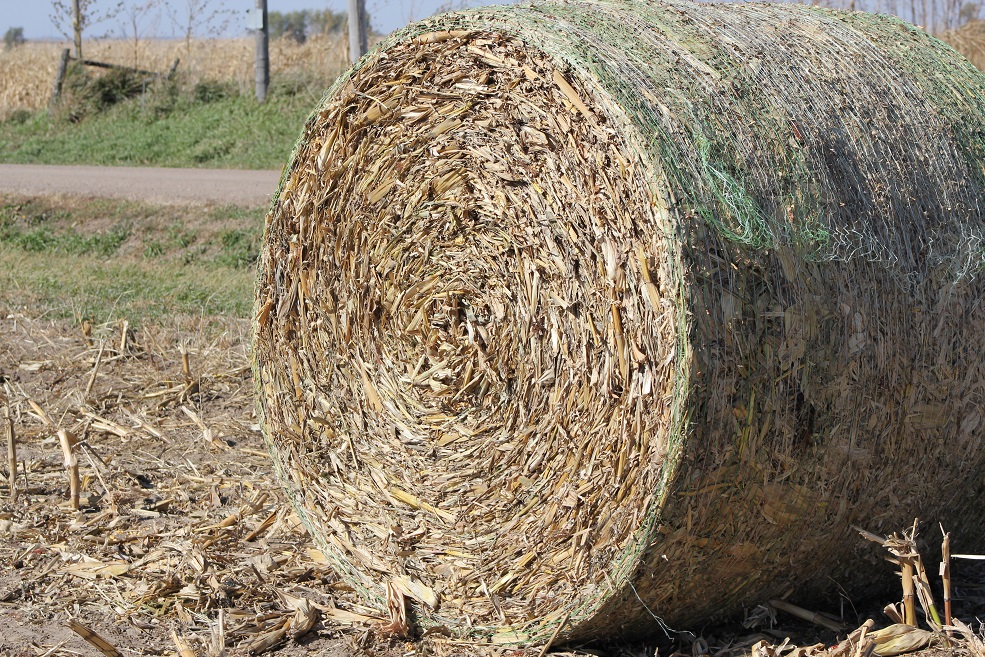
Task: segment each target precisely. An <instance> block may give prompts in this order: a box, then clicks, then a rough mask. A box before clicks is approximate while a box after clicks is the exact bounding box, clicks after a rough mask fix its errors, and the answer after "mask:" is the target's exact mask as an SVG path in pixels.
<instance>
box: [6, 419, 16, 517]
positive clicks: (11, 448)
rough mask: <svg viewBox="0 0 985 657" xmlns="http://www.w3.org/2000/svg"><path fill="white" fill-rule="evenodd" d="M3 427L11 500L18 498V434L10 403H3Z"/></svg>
mask: <svg viewBox="0 0 985 657" xmlns="http://www.w3.org/2000/svg"><path fill="white" fill-rule="evenodd" d="M3 429H4V434H6V436H7V486H8V487H9V495H10V499H11V500H16V499H17V436H16V434H15V433H14V420H13V419H12V418H11V417H10V403H9V402H4V405H3Z"/></svg>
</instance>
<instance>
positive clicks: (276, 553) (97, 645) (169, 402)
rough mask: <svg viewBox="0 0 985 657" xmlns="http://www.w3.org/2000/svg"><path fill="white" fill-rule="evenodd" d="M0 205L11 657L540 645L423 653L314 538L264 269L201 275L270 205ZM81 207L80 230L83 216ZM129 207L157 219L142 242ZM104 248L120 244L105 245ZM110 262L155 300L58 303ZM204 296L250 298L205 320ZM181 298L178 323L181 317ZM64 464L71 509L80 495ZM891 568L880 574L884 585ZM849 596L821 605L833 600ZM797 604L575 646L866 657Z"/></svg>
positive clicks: (939, 648)
mask: <svg viewBox="0 0 985 657" xmlns="http://www.w3.org/2000/svg"><path fill="white" fill-rule="evenodd" d="M975 30H979V31H980V28H979V27H978V26H973V27H972V28H969V29H967V30H965V31H963V32H962V33H961V34H960V35H958V36H954V37H953V41H952V42H953V43H955V45H957V46H958V47H961V48H962V51H963V52H966V53H967V55H968V56H969V58H971V59H972V60H973V61H976V63H979V62H980V61H981V60H980V59H979V60H975V57H979V58H980V57H981V56H982V54H981V53H982V52H985V51H983V50H982V49H981V44H982V42H983V40H982V39H981V38H979V37H976V36H975V34H976V33H975ZM950 39H951V37H949V40H950ZM62 47H63V46H62V44H53V43H46V44H33V43H32V44H27V45H25V46H23V47H20V48H16V49H13V50H12V51H9V52H3V53H0V68H2V69H3V71H4V75H3V76H2V77H0V118H2V117H3V116H7V115H9V114H10V113H12V112H14V111H16V110H27V111H32V112H33V111H38V110H40V109H43V108H44V107H45V106H46V105H47V102H48V99H49V96H50V93H51V80H52V78H53V77H54V74H55V67H56V66H57V61H58V56H59V53H60V51H61V49H62ZM252 48H253V44H252V41H250V40H246V39H240V40H224V41H194V42H192V43H191V44H190V46H189V44H185V43H184V42H158V41H154V42H149V41H144V42H141V43H139V44H138V45H137V47H136V49H135V48H134V45H133V43H127V42H121V41H102V42H94V43H92V44H91V45H89V47H88V49H87V52H86V57H88V58H92V59H97V60H101V61H111V62H115V63H119V64H124V65H132V66H137V67H140V68H146V69H152V70H166V69H167V68H168V67H169V66H170V65H171V63H172V62H173V61H174V59H175V58H179V57H180V58H181V62H182V63H181V70H182V71H184V72H185V74H186V75H188V76H189V79H190V80H192V81H195V80H225V81H233V82H235V83H236V84H237V85H238V86H239V87H240V88H241V89H242V90H245V91H246V92H248V90H249V89H250V88H251V86H252V79H253V71H252V64H251V62H252V54H251V53H252ZM976 52H977V53H978V54H977V55H976V54H975V53H976ZM344 58H345V51H344V44H342V43H341V42H338V43H336V42H333V43H331V44H329V43H326V42H325V41H323V40H320V39H312V40H309V42H308V43H306V44H304V45H297V44H295V43H293V42H291V41H287V40H279V41H277V42H275V43H274V44H272V52H271V62H272V70H273V73H274V74H275V75H276V74H277V73H279V72H286V71H292V70H294V71H296V70H312V68H314V69H315V70H326V69H333V68H338V66H339V63H340V62H341V61H344ZM288 147H289V145H285V151H286V150H287V148H288ZM0 201H2V203H3V205H4V206H5V208H7V209H10V208H15V209H17V210H12V211H10V212H8V213H7V214H6V215H5V216H4V217H0V263H2V266H3V269H4V270H5V271H6V273H5V274H4V277H3V278H0V281H2V283H3V285H2V286H0V335H2V336H3V338H2V340H0V390H2V394H0V438H3V439H5V442H8V443H9V444H10V445H11V446H12V447H11V448H10V451H9V460H5V466H4V467H3V468H2V470H3V472H4V473H7V472H8V471H10V470H11V466H10V465H9V463H15V464H16V465H15V466H13V467H14V468H16V476H15V477H10V478H9V479H6V480H5V481H4V482H2V483H0V496H2V501H0V624H2V626H3V631H2V632H0V655H4V656H6V655H12V656H14V655H16V656H22V655H23V656H25V657H26V656H30V657H40V656H41V655H44V656H45V657H48V656H52V657H59V656H62V657H64V656H68V655H80V654H83V655H92V654H105V655H145V654H146V655H180V656H181V657H188V656H193V655H201V656H205V655H212V656H215V655H222V654H226V655H246V654H263V653H267V652H273V653H274V654H279V655H290V656H293V655H304V654H328V655H352V654H369V655H377V654H379V655H404V656H405V657H410V656H412V655H431V654H433V655H437V656H439V657H444V656H450V655H457V654H470V655H471V654H477V653H481V654H495V655H506V654H509V655H511V656H512V655H521V654H528V655H538V653H540V648H541V647H540V646H533V647H531V648H529V649H524V650H512V649H511V650H504V649H493V648H488V647H486V648H483V647H477V646H472V645H463V644H459V643H456V642H454V641H452V640H450V639H448V638H447V637H445V636H444V635H443V633H442V631H441V628H436V629H435V630H434V631H432V632H431V633H430V634H429V635H428V636H425V637H416V638H415V640H413V641H411V640H409V639H408V638H407V637H404V636H401V635H400V632H399V630H400V629H402V628H401V627H400V625H401V622H406V621H407V619H406V618H401V617H400V614H399V613H396V615H395V616H391V617H387V618H383V617H381V616H380V615H379V614H378V612H376V611H375V610H373V609H370V608H367V607H365V606H363V605H362V604H361V603H360V600H359V598H358V597H357V596H356V595H355V593H354V592H353V591H352V590H351V588H350V587H349V586H347V585H346V584H345V583H343V582H342V581H341V580H340V579H339V578H338V577H337V576H336V574H335V573H334V572H333V570H332V568H331V567H330V566H329V564H328V562H327V560H326V558H325V556H324V555H323V554H322V553H321V552H319V551H318V550H317V549H316V548H315V547H314V545H313V544H312V542H311V539H310V537H309V536H308V534H307V532H306V530H305V528H304V527H303V526H302V524H301V523H300V521H299V519H298V518H297V516H296V515H295V514H294V512H293V510H292V508H291V506H290V504H289V503H288V502H287V500H286V498H285V496H284V494H283V492H282V489H281V487H280V484H279V482H278V481H277V480H276V478H275V476H274V473H273V471H272V468H271V464H270V458H269V456H268V454H267V453H266V450H265V446H264V444H263V440H262V437H261V435H260V432H259V427H258V426H257V420H256V415H255V411H254V394H253V383H252V376H251V372H250V366H249V353H248V350H249V345H248V334H249V312H250V311H249V306H250V296H251V290H250V282H249V281H251V280H252V276H253V273H252V263H251V262H243V261H242V259H239V258H238V255H236V254H232V255H229V259H228V260H227V261H226V263H227V264H226V265H224V266H223V267H222V268H220V269H214V268H213V269H210V268H209V267H208V266H205V265H204V264H203V263H206V262H212V261H215V260H216V258H217V257H220V258H221V257H222V256H223V255H224V254H226V251H224V250H223V249H224V246H223V245H224V244H225V243H226V241H232V239H231V238H230V239H229V240H227V239H226V238H224V237H223V235H224V234H225V233H222V234H219V233H216V232H215V231H216V229H215V228H214V227H212V228H209V227H208V225H207V223H205V219H209V220H210V221H220V223H221V222H222V221H227V222H228V226H226V228H227V229H228V232H229V234H233V233H236V231H242V232H243V233H249V232H250V231H251V230H253V231H254V232H255V231H257V230H258V227H257V225H256V224H257V223H258V222H257V220H256V217H257V215H258V214H259V213H260V212H261V209H255V212H254V213H253V214H250V215H248V216H244V217H238V218H232V219H229V218H226V219H216V216H215V215H209V214H208V211H203V210H202V209H201V208H181V209H178V210H173V209H172V210H169V212H177V215H173V214H172V215H167V216H164V215H160V214H159V213H156V211H155V210H153V209H147V208H136V207H130V206H128V207H126V208H120V207H113V208H100V207H97V208H95V209H94V208H93V207H91V206H86V207H83V208H80V207H78V206H76V205H74V202H69V201H65V200H58V199H56V200H54V201H50V202H48V201H46V202H44V203H42V205H44V208H42V209H43V210H44V212H40V211H39V212H35V213H33V214H32V213H24V212H22V211H21V210H19V208H24V207H28V208H31V209H35V210H36V209H37V206H38V203H39V201H37V200H36V199H21V198H9V197H7V198H2V199H0ZM59 203H61V204H63V205H65V206H68V207H69V209H68V211H67V213H66V215H65V217H63V221H62V223H60V224H58V225H57V226H55V227H54V228H52V229H51V230H50V231H48V232H43V231H42V232H39V231H40V230H41V229H40V228H39V226H41V225H42V224H43V222H41V221H40V220H39V219H37V217H39V216H42V215H44V216H49V215H50V214H51V213H52V212H55V211H56V206H57V205H58V204H59ZM46 213H47V214H46ZM73 213H76V214H77V215H79V216H85V217H86V221H84V222H79V223H78V224H77V225H76V224H73V223H72V221H71V216H72V214H73ZM121 213H130V214H133V215H135V216H138V217H140V218H139V219H137V220H135V221H143V222H144V223H145V224H147V225H153V226H155V228H154V229H153V230H152V231H149V232H145V233H144V234H142V235H140V239H139V240H138V239H137V238H136V237H135V236H134V233H136V232H138V231H135V230H134V228H133V225H132V223H131V224H127V223H126V222H125V221H123V222H121V220H120V219H119V215H120V214H121ZM141 213H144V214H143V215H142V214H141ZM99 217H102V220H99ZM203 217H204V219H203ZM121 225H125V226H127V228H126V234H125V235H124V236H123V237H122V238H119V239H117V240H116V242H113V239H115V238H113V239H110V238H107V237H106V235H108V234H110V233H111V232H112V231H113V230H117V233H119V231H120V230H121V229H120V226H121ZM224 225H225V224H224ZM175 226H177V227H178V230H175ZM210 231H211V233H210ZM206 233H210V234H212V237H209V238H206V237H203V235H205V234H206ZM236 234H238V233H236ZM66 235H69V236H70V237H65V236H66ZM255 237H256V236H255V234H254V238H253V239H255ZM107 239H109V240H110V242H113V243H114V244H116V246H115V247H109V248H108V250H107V249H103V248H102V247H100V246H98V245H101V244H104V242H106V240H107ZM87 240H88V241H87ZM101 240H102V241H101ZM210 240H211V241H210ZM117 242H118V243H117ZM79 244H81V245H83V246H78V245H79ZM196 244H198V245H200V246H201V248H196V246H195V245H196ZM237 244H239V242H237ZM87 245H88V246H87ZM92 245H97V246H92ZM128 245H129V246H128ZM100 249H102V250H100ZM51 258H56V259H62V260H66V261H67V262H68V263H69V266H68V268H67V269H66V270H64V271H59V270H58V268H57V267H51V270H50V271H49V270H48V268H49V265H48V264H47V263H48V262H49V259H51ZM110 258H112V259H115V260H116V261H117V262H115V263H114V264H115V265H116V266H118V267H121V268H122V269H121V271H122V270H126V269H130V270H132V271H141V272H143V273H144V274H146V275H147V277H149V278H154V279H155V280H157V281H158V282H163V284H161V285H158V286H155V287H150V288H145V292H144V293H143V294H144V295H145V296H147V297H149V298H147V299H142V300H141V299H136V300H135V299H132V298H127V294H126V293H120V292H119V291H118V290H116V289H115V288H111V287H109V286H102V285H101V283H99V281H95V282H88V283H82V284H81V285H80V287H79V288H70V289H71V290H73V291H72V292H71V293H70V294H69V295H68V296H66V295H65V294H63V293H60V292H59V290H60V289H61V288H62V287H63V286H67V285H69V282H70V278H71V277H72V276H73V273H72V272H73V270H74V271H75V272H84V271H85V270H93V269H98V268H101V267H104V266H106V265H107V262H108V259H110ZM196 267H202V269H201V271H199V272H198V275H199V277H200V278H201V279H221V280H223V281H226V282H225V283H223V284H222V285H221V286H219V287H218V288H215V289H212V288H208V287H207V286H204V285H203V286H202V288H201V292H196V294H195V295H191V296H188V295H185V296H182V294H183V291H185V292H187V290H188V289H189V288H190V287H194V286H195V285H197V284H198V283H197V282H196V281H192V280H189V279H188V278H183V277H182V276H183V275H185V274H184V273H183V272H187V270H188V269H189V268H192V269H194V268H196ZM196 271H198V270H196ZM121 275H123V274H121ZM83 278H84V277H83ZM85 280H89V279H85ZM71 295H78V298H79V299H81V300H78V301H73V299H72V298H71ZM86 295H88V296H86ZM196 295H197V296H196ZM203 295H204V297H205V298H207V299H223V298H227V297H228V298H234V297H237V296H246V297H247V298H246V299H245V300H243V299H241V300H240V302H234V301H228V302H223V303H220V304H219V308H220V311H219V312H208V311H205V312H199V313H196V312H194V310H192V309H193V308H194V307H195V304H196V303H198V302H199V301H200V300H201V298H202V297H203ZM82 297H85V298H84V299H82ZM168 307H171V308H176V309H177V310H176V311H175V312H173V313H168V312H167V310H166V309H167V308H168ZM202 307H208V306H207V305H205V304H202ZM213 307H215V306H213ZM162 308H163V309H164V310H162ZM97 318H98V319H97ZM63 446H64V447H68V448H69V449H68V454H67V456H68V457H69V458H68V459H66V454H65V453H64V451H65V450H64V449H63ZM73 463H75V464H76V466H73ZM73 471H77V472H78V476H79V484H78V508H75V505H73V503H72V500H71V499H70V498H71V492H70V491H71V488H72V486H71V483H70V482H71V478H72V473H73ZM901 529H903V528H901ZM923 533H924V534H926V535H930V534H931V533H933V529H932V528H926V529H924V530H923ZM955 550H956V551H960V546H955ZM961 565H963V566H964V564H961ZM931 570H932V571H935V570H936V568H931ZM892 571H893V569H892V567H890V566H886V577H887V578H891V577H892V576H893V575H892ZM954 580H955V586H956V587H957V588H956V593H957V595H958V596H960V599H957V600H956V603H955V609H956V613H957V614H958V616H959V617H961V618H964V619H965V620H969V621H970V620H971V619H972V618H973V617H974V615H975V613H980V612H981V610H982V609H985V597H983V596H985V587H983V585H982V583H981V582H982V580H983V578H982V574H981V573H980V572H978V571H976V570H974V568H971V567H967V566H965V567H964V568H963V569H957V568H956V572H955V575H954ZM838 602H839V601H836V600H830V601H819V606H821V607H824V608H826V609H834V608H836V606H837V604H838ZM842 602H844V601H842ZM794 611H797V610H796V609H795V610H794ZM802 611H803V610H801V611H800V612H798V613H801V615H802V616H806V617H807V618H808V619H810V618H813V619H814V620H815V621H816V622H819V625H820V626H823V627H825V628H826V629H821V628H820V627H819V626H818V625H815V624H810V623H804V624H796V623H795V622H793V621H792V620H791V619H792V618H793V617H792V616H781V617H780V618H779V619H777V610H776V609H775V608H767V607H762V608H757V609H753V610H749V612H750V613H749V615H748V617H747V619H746V622H745V623H744V624H743V626H741V627H740V626H735V627H727V628H716V629H712V630H708V631H706V632H704V633H703V636H695V635H692V634H690V633H684V634H679V635H674V637H673V641H665V642H664V644H663V645H662V646H661V647H660V648H659V649H657V648H655V646H653V645H642V644H634V645H621V646H608V647H605V648H604V649H602V650H601V651H600V650H599V649H591V650H589V649H584V650H579V651H575V652H577V653H578V654H615V655H626V656H627V657H628V656H633V657H635V656H637V655H639V656H642V655H652V654H654V653H655V650H663V651H665V652H666V651H667V650H668V649H670V650H672V651H674V650H677V651H683V652H678V653H676V654H680V655H683V654H689V655H693V656H694V657H701V656H703V655H715V656H716V657H730V656H734V655H747V654H750V653H752V654H753V655H755V656H756V657H779V656H780V655H793V656H794V657H808V656H812V655H830V656H831V657H868V655H871V654H872V651H873V650H874V649H875V643H873V641H872V640H871V639H870V640H866V634H868V633H869V630H870V629H871V623H870V624H868V625H862V626H861V627H859V629H858V630H855V631H854V632H852V633H850V634H848V635H847V636H848V638H845V637H846V634H845V631H846V630H849V629H851V628H852V627H854V626H856V625H858V624H859V623H861V622H862V621H863V620H865V618H867V617H874V614H875V613H876V612H877V611H878V609H873V610H869V609H867V608H863V609H859V610H856V611H850V612H848V613H847V614H846V615H847V617H848V619H850V620H844V622H837V623H835V622H832V621H831V620H830V619H827V620H826V619H824V618H820V617H818V616H817V615H816V614H813V613H812V612H808V613H806V614H804V613H802ZM411 620H413V619H411ZM833 627H837V628H838V629H839V632H835V631H834V630H833V629H832V628H833ZM788 636H789V637H792V641H791V640H787V639H786V638H785V637H788ZM839 639H841V640H840V641H839ZM891 640H892V641H896V642H897V643H905V642H906V641H911V642H913V646H916V647H926V645H927V642H928V641H930V642H931V645H932V646H933V647H932V648H931V649H930V650H931V651H936V652H938V653H939V654H952V655H960V656H964V655H968V656H969V657H985V644H983V643H982V641H981V639H980V638H979V637H978V636H976V635H975V634H974V632H973V631H972V629H968V630H967V631H965V632H960V633H958V634H957V635H956V636H955V637H954V638H952V639H951V640H950V643H947V640H945V639H943V637H941V636H940V635H931V633H929V632H922V633H918V634H915V633H913V632H906V633H903V635H902V636H899V635H894V636H887V635H883V637H882V643H886V642H888V641H891ZM795 644H796V645H800V646H803V647H799V648H795V647H794V645H795ZM911 647H912V646H911ZM881 654H890V651H889V649H883V650H882V652H881Z"/></svg>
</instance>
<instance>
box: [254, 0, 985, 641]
mask: <svg viewBox="0 0 985 657" xmlns="http://www.w3.org/2000/svg"><path fill="white" fill-rule="evenodd" d="M982 135H985V77H983V76H982V74H981V73H980V72H979V71H977V70H975V69H973V68H972V67H971V66H970V65H969V64H968V63H967V62H966V61H964V60H963V59H961V58H960V57H958V56H957V55H956V53H954V51H953V50H951V49H950V48H948V47H946V46H944V45H943V44H941V43H940V42H939V41H936V40H933V39H930V38H929V37H927V35H926V34H925V33H924V32H922V31H921V30H918V29H916V28H913V27H912V26H908V25H906V24H904V23H902V22H900V21H898V20H895V19H889V18H886V17H875V16H869V15H863V14H841V13H837V12H832V11H828V10H823V9H819V8H813V7H805V6H795V5H774V6H770V5H761V4H748V5H718V4H689V3H669V4H660V5H652V4H647V3H637V2H633V3H623V4H616V3H609V2H604V1H602V2H570V3H565V4H563V5H554V4H537V5H533V6H525V7H505V8H487V9H484V10H476V11H471V12H464V13H459V14H454V15H448V16H445V17H443V18H439V19H435V20H433V21H426V22H424V23H421V24H418V25H416V26H414V27H412V28H410V29H409V30H408V31H404V32H402V33H399V34H397V35H395V36H394V37H392V38H391V39H389V40H388V41H386V42H385V43H384V44H383V46H382V48H381V49H380V50H379V51H378V52H377V54H376V56H371V57H369V58H367V59H366V60H364V61H363V62H362V63H361V65H360V66H359V67H357V69H355V70H354V71H352V72H351V73H350V74H349V75H347V76H344V77H343V78H342V79H340V80H339V81H338V82H337V83H336V85H335V86H333V88H332V90H331V91H330V92H329V94H328V96H327V97H326V100H325V102H324V104H323V105H322V106H321V107H319V108H317V110H316V111H315V113H314V114H313V115H312V117H311V119H310V120H309V122H308V125H307V127H306V129H305V132H304V134H303V135H302V138H301V140H300V141H299V143H298V145H297V148H296V151H295V155H294V159H293V162H292V164H291V165H290V167H289V168H288V170H287V171H286V172H285V176H284V178H283V180H282V188H281V191H280V196H279V199H278V201H277V202H276V203H275V204H274V206H273V208H272V209H271V212H270V214H269V216H268V229H267V233H266V235H265V241H264V250H263V254H262V258H261V267H260V269H261V271H260V279H259V286H258V298H257V306H256V310H257V314H256V320H255V329H254V330H255V359H254V367H255V372H256V378H257V381H256V384H257V386H258V391H259V394H260V402H261V415H260V424H261V426H262V427H263V429H264V432H265V435H266V438H267V441H268V443H269V444H270V446H271V450H272V453H273V456H274V461H275V464H276V465H277V467H278V470H279V475H280V477H281V479H282V480H283V481H284V482H285V484H286V485H287V488H288V490H289V494H290V497H291V498H292V501H293V502H294V504H295V508H296V509H297V511H298V514H299V516H300V518H301V520H302V521H303V522H304V523H305V525H306V526H307V528H308V529H309V532H310V533H311V534H312V536H313V537H314V539H315V541H316V542H317V544H318V545H319V546H320V547H321V548H322V550H323V552H324V553H325V554H326V556H328V557H329V558H330V559H331V560H332V562H333V564H334V565H335V567H336V568H337V570H338V572H339V573H340V575H341V576H342V577H343V578H344V579H345V580H346V581H347V582H348V583H350V584H351V585H352V586H353V587H354V588H355V589H356V590H357V591H358V592H359V593H360V594H361V595H362V596H363V597H364V599H366V600H367V601H368V602H369V603H371V604H372V605H374V606H375V607H377V608H378V609H380V610H381V613H382V612H383V610H386V609H388V608H389V609H391V610H392V609H402V608H403V605H404V604H405V602H406V604H407V605H409V608H410V609H411V610H412V611H411V612H410V613H411V614H412V616H413V617H416V622H418V623H420V624H421V626H422V627H429V626H434V627H439V628H444V630H447V631H449V632H451V633H452V634H454V635H458V636H463V637H469V638H474V639H481V640H484V641H490V642H492V643H500V644H517V645H526V644H529V643H530V642H544V641H549V640H553V639H555V638H556V639H557V640H562V641H574V640H583V639H589V638H596V637H599V636H612V635H638V634H645V633H652V632H656V631H659V629H660V628H661V627H666V626H668V625H669V626H670V627H681V626H684V627H693V626H697V625H700V624H702V623H705V622H707V620H708V619H709V618H712V617H716V616H722V615H729V614H736V613H740V612H741V610H742V609H743V608H748V607H750V606H753V605H755V604H757V603H758V602H759V601H762V600H764V599H768V598H770V597H772V596H779V595H792V596H793V597H794V599H803V600H812V599H817V598H818V597H826V596H829V595H831V591H832V590H834V589H836V588H839V587H841V588H843V589H844V590H845V591H848V592H849V595H855V594H856V593H858V592H860V591H867V592H869V593H870V594H871V593H872V592H873V591H875V590H878V588H877V587H876V588H874V587H875V585H876V584H877V583H878V580H880V579H881V578H880V577H877V576H876V575H875V573H877V572H878V571H879V569H878V568H876V567H870V566H869V565H865V564H875V563H876V562H878V560H879V559H880V558H881V555H879V554H878V552H877V551H875V550H872V549H869V548H867V547H865V546H860V544H859V542H858V541H857V539H855V537H854V530H853V529H852V526H853V525H861V526H864V527H866V528H867V529H870V530H874V531H878V532H884V533H888V532H891V531H894V530H896V529H898V528H899V527H902V526H906V525H908V524H909V523H910V522H911V521H912V518H913V517H914V516H920V517H921V518H924V519H928V520H929V519H933V522H937V521H942V522H944V523H945V525H946V526H947V527H948V529H949V530H951V531H952V532H953V533H954V536H955V539H956V540H960V541H961V542H962V543H964V544H966V545H968V546H969V548H968V549H969V550H970V551H975V550H978V549H982V548H985V537H983V536H982V534H981V530H980V520H981V511H980V509H981V508H982V504H983V503H985V498H983V496H985V490H983V487H982V480H981V476H980V472H981V468H982V467H983V466H985V448H983V445H982V441H981V440H980V423H981V408H982V403H983V401H985V400H983V390H982V381H983V380H985V371H983V368H985V361H983V357H982V354H985V304H983V303H982V300H983V293H985V283H983V280H982V277H981V275H980V274H981V273H982V264H983V244H985V242H983V241H982V240H983V237H985V216H983V210H985V208H983V206H982V199H983V198H985V196H983V190H985V171H983V170H982V168H981V161H982V159H983V156H985V141H983V138H982ZM959 536H960V538H958V537H959ZM882 581H883V582H885V580H882Z"/></svg>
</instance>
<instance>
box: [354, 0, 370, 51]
mask: <svg viewBox="0 0 985 657" xmlns="http://www.w3.org/2000/svg"><path fill="white" fill-rule="evenodd" d="M367 22H368V21H367V20H366V1H365V0H349V62H350V63H352V64H355V63H356V60H358V59H359V58H360V57H362V56H363V55H365V54H366V50H368V43H367V40H366V23H367Z"/></svg>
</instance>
